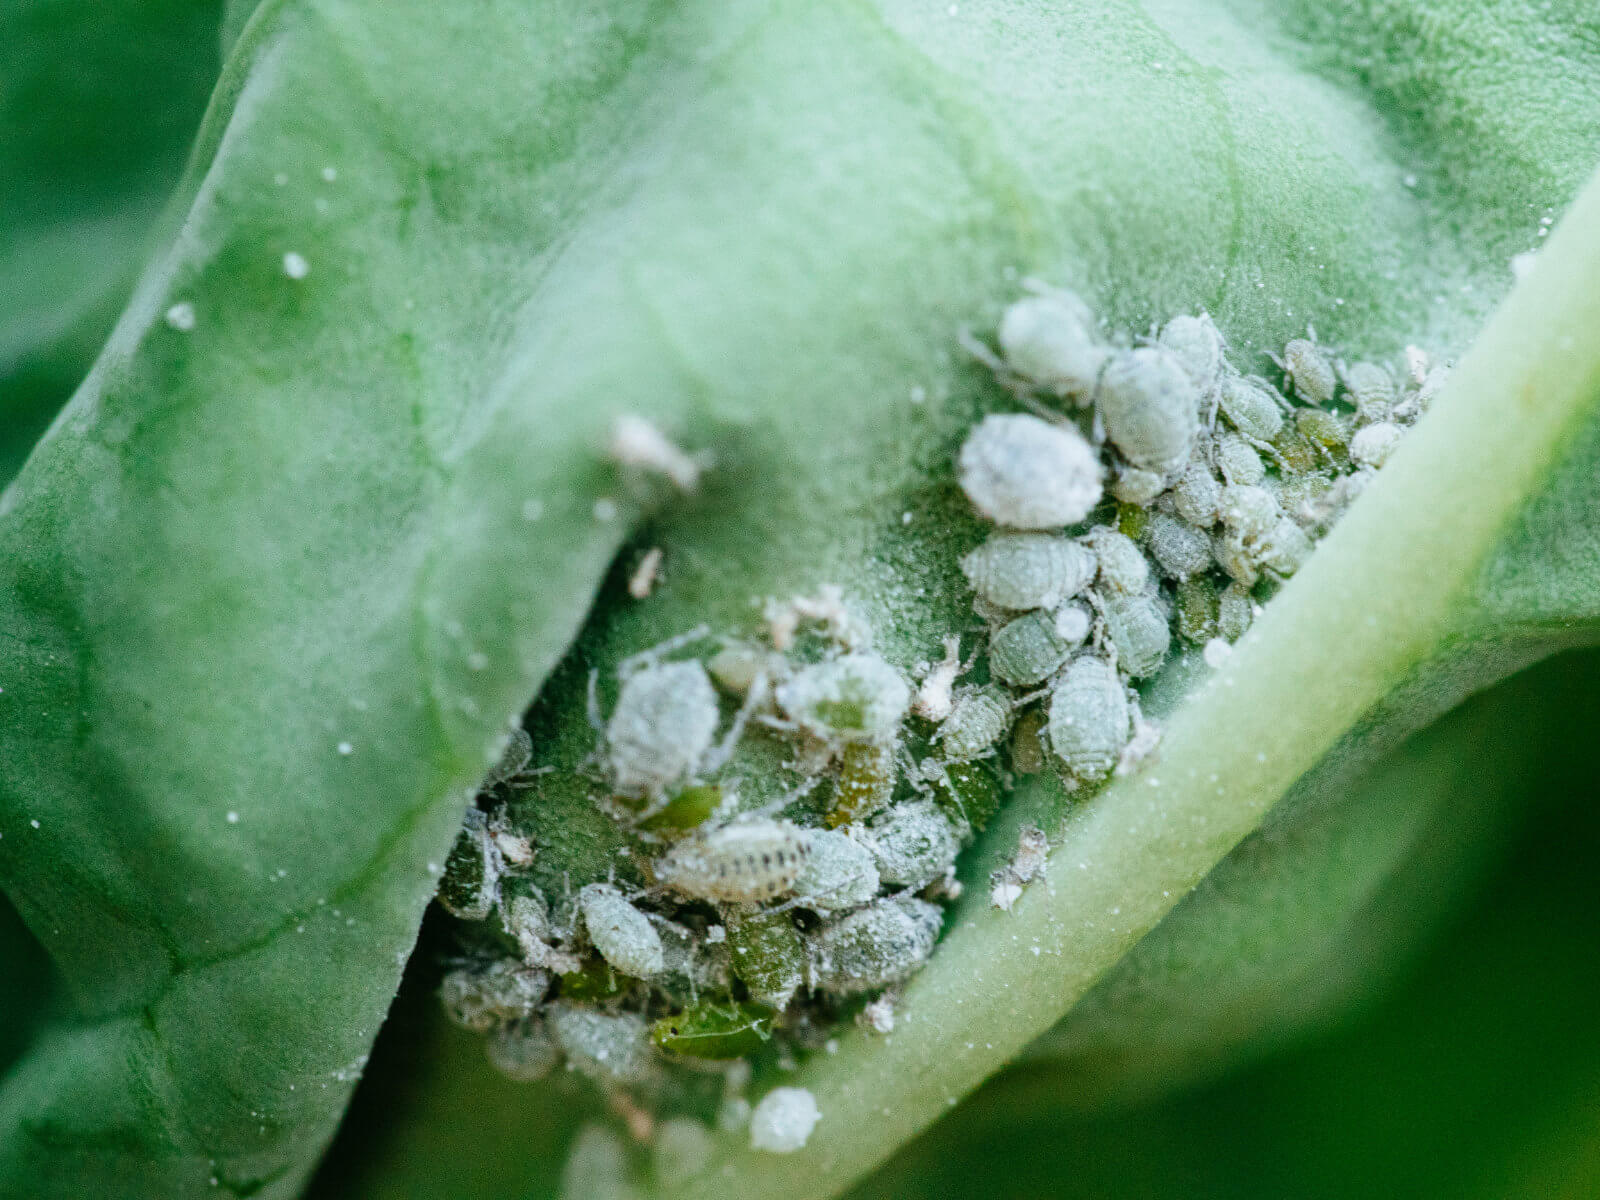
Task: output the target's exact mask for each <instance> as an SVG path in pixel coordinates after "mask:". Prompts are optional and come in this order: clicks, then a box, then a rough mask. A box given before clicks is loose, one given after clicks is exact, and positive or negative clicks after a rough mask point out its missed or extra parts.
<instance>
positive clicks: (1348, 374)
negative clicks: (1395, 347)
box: [1344, 362, 1396, 425]
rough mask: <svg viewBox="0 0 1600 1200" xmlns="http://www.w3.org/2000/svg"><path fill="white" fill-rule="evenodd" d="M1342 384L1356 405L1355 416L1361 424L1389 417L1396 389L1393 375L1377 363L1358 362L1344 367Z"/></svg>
mask: <svg viewBox="0 0 1600 1200" xmlns="http://www.w3.org/2000/svg"><path fill="white" fill-rule="evenodd" d="M1344 386H1345V388H1346V390H1347V391H1349V393H1350V402H1351V403H1352V404H1354V405H1355V406H1356V418H1357V419H1358V420H1359V421H1360V422H1361V423H1362V424H1363V425H1370V424H1372V423H1373V422H1374V421H1386V420H1388V419H1389V410H1390V409H1392V408H1393V407H1394V402H1395V398H1396V391H1395V385H1394V376H1393V375H1391V374H1389V372H1388V370H1387V369H1386V368H1384V367H1380V366H1379V365H1378V364H1377V363H1370V362H1359V363H1356V364H1355V365H1354V366H1351V367H1346V368H1345V369H1344Z"/></svg>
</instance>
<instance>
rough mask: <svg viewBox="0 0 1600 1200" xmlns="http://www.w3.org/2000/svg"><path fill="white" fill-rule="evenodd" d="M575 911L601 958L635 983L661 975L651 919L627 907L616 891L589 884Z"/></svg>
mask: <svg viewBox="0 0 1600 1200" xmlns="http://www.w3.org/2000/svg"><path fill="white" fill-rule="evenodd" d="M578 909H579V911H581V912H582V913H583V924H584V928H585V929H586V930H587V931H588V933H589V941H590V942H591V943H592V944H593V945H594V948H595V949H596V950H598V951H599V952H600V957H601V958H603V959H605V960H606V961H607V962H608V963H610V964H611V965H612V966H613V967H615V968H616V969H617V970H618V971H620V972H621V973H622V974H624V975H632V976H633V977H634V978H635V979H649V978H650V977H651V976H653V975H659V974H661V971H662V968H663V967H664V966H665V965H666V962H665V959H664V958H663V957H662V952H661V936H660V935H659V934H658V933H656V931H655V927H654V926H653V925H651V924H650V919H649V918H648V917H646V916H645V915H644V913H642V912H640V911H639V910H638V909H637V908H635V907H634V906H633V905H632V904H629V903H628V901H627V900H626V899H624V898H623V895H622V893H621V892H619V891H617V889H616V888H614V887H612V886H611V885H610V884H605V883H591V884H590V885H589V886H588V887H586V888H584V889H583V890H582V891H580V892H579V893H578Z"/></svg>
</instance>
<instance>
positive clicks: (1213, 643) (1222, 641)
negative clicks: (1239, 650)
mask: <svg viewBox="0 0 1600 1200" xmlns="http://www.w3.org/2000/svg"><path fill="white" fill-rule="evenodd" d="M1232 653H1233V647H1232V646H1231V645H1229V644H1228V640H1227V639H1226V638H1219V637H1215V638H1212V639H1211V640H1210V641H1209V642H1207V643H1206V645H1205V649H1204V650H1202V651H1200V656H1201V657H1202V658H1204V659H1205V660H1206V666H1208V667H1210V668H1211V669H1212V670H1213V671H1214V670H1216V669H1217V668H1218V667H1220V666H1222V664H1223V663H1225V662H1227V661H1228V656H1229V655H1230V654H1232Z"/></svg>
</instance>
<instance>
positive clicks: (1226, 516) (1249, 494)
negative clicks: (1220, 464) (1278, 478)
mask: <svg viewBox="0 0 1600 1200" xmlns="http://www.w3.org/2000/svg"><path fill="white" fill-rule="evenodd" d="M1281 516H1283V509H1282V508H1281V507H1279V505H1278V501H1277V498H1276V497H1275V496H1273V494H1272V493H1271V492H1269V491H1267V489H1266V488H1263V487H1252V486H1247V485H1245V484H1230V485H1229V486H1227V487H1225V488H1223V489H1222V523H1223V524H1224V525H1226V526H1227V527H1228V528H1229V529H1231V530H1233V531H1234V532H1235V533H1237V534H1238V535H1239V536H1240V537H1242V538H1244V539H1245V541H1246V543H1247V544H1248V543H1249V542H1250V541H1252V540H1254V539H1256V538H1264V537H1266V536H1267V535H1268V534H1269V533H1271V532H1272V529H1273V527H1274V526H1275V525H1277V523H1278V518H1279V517H1281Z"/></svg>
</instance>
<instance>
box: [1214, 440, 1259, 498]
mask: <svg viewBox="0 0 1600 1200" xmlns="http://www.w3.org/2000/svg"><path fill="white" fill-rule="evenodd" d="M1217 470H1219V471H1221V472H1222V477H1223V479H1225V480H1227V481H1228V482H1229V483H1230V484H1242V485H1244V486H1247V487H1253V486H1254V485H1256V484H1258V483H1260V482H1261V481H1262V480H1263V479H1264V478H1266V474H1267V469H1266V466H1265V465H1264V464H1263V463H1262V461H1261V455H1259V454H1257V453H1256V449H1255V447H1254V446H1252V445H1251V444H1250V441H1249V439H1248V438H1246V437H1244V435H1243V434H1238V433H1225V434H1223V435H1222V436H1221V437H1219V438H1218V439H1217Z"/></svg>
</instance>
